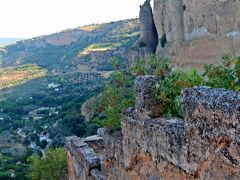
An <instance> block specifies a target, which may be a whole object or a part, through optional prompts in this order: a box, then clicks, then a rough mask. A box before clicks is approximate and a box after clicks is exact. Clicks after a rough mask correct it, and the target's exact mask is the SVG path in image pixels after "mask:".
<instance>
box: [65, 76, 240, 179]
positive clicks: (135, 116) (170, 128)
mask: <svg viewBox="0 0 240 180" xmlns="http://www.w3.org/2000/svg"><path fill="white" fill-rule="evenodd" d="M156 81H158V80H157V78H156V77H153V76H146V77H144V76H142V77H139V78H138V79H137V80H136V82H135V86H136V87H135V93H136V97H137V99H136V105H135V107H131V108H129V109H127V110H125V111H124V112H123V113H122V117H121V124H122V130H121V131H119V132H115V133H112V132H111V131H110V130H107V129H99V130H98V135H97V136H93V137H89V138H85V139H80V138H76V137H70V138H68V139H67V141H66V148H67V150H68V154H69V161H68V162H69V173H70V177H73V179H74V178H75V179H77V177H80V179H83V180H88V179H90V180H91V179H94V180H97V179H109V180H112V179H116V180H126V179H136V180H149V179H167V180H176V179H187V180H188V179H190V180H191V179H196V178H197V179H209V180H215V179H231V180H238V179H240V123H239V122H240V111H239V110H240V109H239V108H240V93H239V92H234V91H228V90H224V89H212V88H208V87H194V88H191V89H185V90H183V91H182V94H181V106H182V110H183V113H184V116H185V120H182V119H178V118H170V119H165V118H159V117H158V118H156V117H151V116H149V115H151V114H152V112H155V111H158V110H153V109H154V107H155V108H156V109H159V103H158V102H157V101H156V100H154V98H153V97H152V92H153V88H154V86H155V84H156ZM148 98H149V100H148ZM143 107H144V108H143ZM161 108H162V107H160V109H161ZM149 112H150V113H149ZM72 174H73V175H74V174H75V176H71V175H72ZM77 174H81V175H80V176H76V175H77Z"/></svg>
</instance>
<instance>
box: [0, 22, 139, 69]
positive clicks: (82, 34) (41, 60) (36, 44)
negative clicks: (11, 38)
mask: <svg viewBox="0 0 240 180" xmlns="http://www.w3.org/2000/svg"><path fill="white" fill-rule="evenodd" d="M138 37H139V25H138V20H137V19H132V20H124V21H118V22H111V23H106V24H96V25H89V26H84V27H79V28H75V29H68V30H65V31H62V32H59V33H55V34H51V35H48V36H41V37H36V38H33V39H29V40H24V41H20V42H18V43H17V44H14V45H9V46H7V47H5V50H6V53H5V55H4V56H3V57H2V64H1V66H2V67H6V66H15V65H19V64H29V63H31V64H32V63H35V64H37V65H39V66H41V67H43V68H47V69H62V68H66V67H76V66H77V65H79V64H82V63H83V62H85V63H86V62H89V63H90V61H91V52H94V53H95V55H93V59H94V60H96V56H100V59H101V58H103V59H104V60H103V61H105V60H107V59H108V58H107V57H106V55H104V56H101V53H102V52H106V51H110V53H109V52H108V53H107V54H108V56H112V55H113V53H115V55H116V56H120V57H121V56H123V54H125V51H126V50H127V49H129V47H130V46H132V44H133V43H134V42H135V41H136V39H137V38H138ZM99 47H100V48H99ZM86 50H87V51H86ZM111 50H114V52H111ZM116 50H117V51H116ZM84 51H85V52H84ZM96 53H97V54H96ZM99 53H100V54H99ZM123 59H125V57H124V56H123ZM100 62H102V61H100ZM95 63H96V62H95ZM90 64H91V63H90ZM87 65H89V64H87ZM95 65H96V64H95Z"/></svg>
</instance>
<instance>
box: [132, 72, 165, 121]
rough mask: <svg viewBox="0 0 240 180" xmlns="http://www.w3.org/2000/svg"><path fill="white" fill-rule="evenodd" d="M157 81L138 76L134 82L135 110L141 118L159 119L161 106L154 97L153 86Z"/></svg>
mask: <svg viewBox="0 0 240 180" xmlns="http://www.w3.org/2000/svg"><path fill="white" fill-rule="evenodd" d="M158 82H159V79H158V78H157V77H155V76H139V77H137V78H136V80H135V95H136V105H135V107H136V110H137V111H138V112H140V113H142V116H146V115H147V116H149V117H154V118H155V117H160V115H161V113H162V112H163V105H162V104H161V103H160V102H159V101H157V99H156V97H155V85H156V84H157V83H158Z"/></svg>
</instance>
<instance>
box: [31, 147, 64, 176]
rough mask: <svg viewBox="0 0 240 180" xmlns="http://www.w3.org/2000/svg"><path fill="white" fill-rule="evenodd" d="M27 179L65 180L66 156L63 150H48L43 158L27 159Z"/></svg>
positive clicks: (34, 156)
mask: <svg viewBox="0 0 240 180" xmlns="http://www.w3.org/2000/svg"><path fill="white" fill-rule="evenodd" d="M28 162H29V177H30V178H31V179H33V180H46V179H49V180H56V179H58V180H66V179H67V154H66V151H65V150H64V149H63V148H56V149H48V150H47V151H46V153H45V156H44V157H42V158H41V157H39V156H38V155H33V156H31V157H30V158H29V160H28Z"/></svg>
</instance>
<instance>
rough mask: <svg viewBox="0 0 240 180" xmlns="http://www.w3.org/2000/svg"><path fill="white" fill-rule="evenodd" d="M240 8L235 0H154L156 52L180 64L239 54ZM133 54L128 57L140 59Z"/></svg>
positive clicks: (199, 63) (196, 64)
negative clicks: (156, 35)
mask: <svg viewBox="0 0 240 180" xmlns="http://www.w3.org/2000/svg"><path fill="white" fill-rule="evenodd" d="M148 2H149V0H147V2H146V3H148ZM239 8H240V1H236V0H220V1H217V0H201V1H199V0H177V1H174V0H154V7H153V9H154V10H153V16H154V24H155V26H156V29H157V34H158V39H157V40H158V47H157V50H156V53H157V54H158V56H168V57H171V59H173V60H174V62H175V63H174V64H175V65H176V66H177V67H180V68H191V67H196V68H199V67H201V66H203V65H204V64H207V63H215V62H217V61H219V59H220V58H221V57H222V56H223V55H225V54H231V55H234V56H239V55H240V49H239V47H240V11H239ZM146 17H147V16H146ZM141 18H142V19H144V18H143V17H140V22H141ZM142 25H145V24H142ZM145 27H147V25H145ZM141 29H144V28H143V27H142V28H141ZM141 33H142V36H144V31H141ZM150 40H152V39H151V38H150ZM133 58H134V57H131V56H130V60H129V61H131V62H133V61H136V60H137V59H133Z"/></svg>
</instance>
